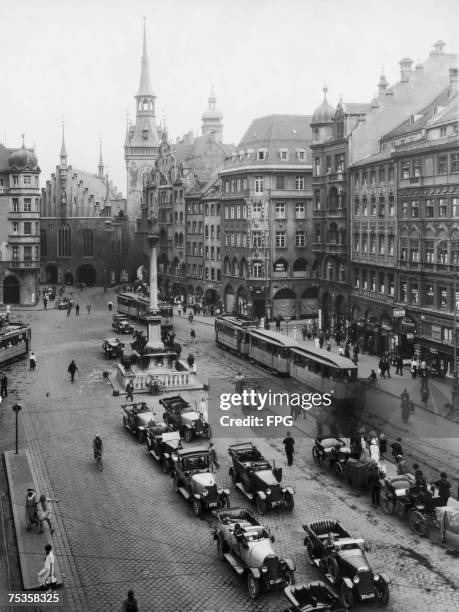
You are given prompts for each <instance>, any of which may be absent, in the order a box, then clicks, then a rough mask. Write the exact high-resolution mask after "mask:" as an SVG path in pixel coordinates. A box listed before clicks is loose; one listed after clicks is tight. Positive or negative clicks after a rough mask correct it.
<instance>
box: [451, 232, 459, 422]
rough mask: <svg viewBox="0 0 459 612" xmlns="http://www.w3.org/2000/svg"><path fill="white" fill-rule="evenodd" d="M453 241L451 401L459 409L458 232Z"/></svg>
mask: <svg viewBox="0 0 459 612" xmlns="http://www.w3.org/2000/svg"><path fill="white" fill-rule="evenodd" d="M453 235H454V242H453V249H454V252H453V360H454V362H453V368H454V369H453V388H452V392H451V403H452V407H453V410H458V409H459V380H458V372H457V259H458V256H459V250H458V241H459V239H458V234H457V230H456V231H455V232H454V234H453Z"/></svg>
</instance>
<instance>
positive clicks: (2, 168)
mask: <svg viewBox="0 0 459 612" xmlns="http://www.w3.org/2000/svg"><path fill="white" fill-rule="evenodd" d="M14 150H15V149H7V148H6V147H5V145H2V144H1V143H0V172H6V171H7V170H8V158H9V156H10V154H11V153H12V152H13V151H14Z"/></svg>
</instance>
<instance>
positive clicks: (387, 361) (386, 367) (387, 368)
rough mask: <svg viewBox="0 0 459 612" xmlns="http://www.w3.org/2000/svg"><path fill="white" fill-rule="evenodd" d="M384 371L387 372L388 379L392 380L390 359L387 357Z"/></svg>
mask: <svg viewBox="0 0 459 612" xmlns="http://www.w3.org/2000/svg"><path fill="white" fill-rule="evenodd" d="M384 370H385V372H387V378H390V377H391V376H390V359H389V357H388V356H387V355H386V356H385V357H384Z"/></svg>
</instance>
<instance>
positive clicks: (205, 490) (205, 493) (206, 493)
mask: <svg viewBox="0 0 459 612" xmlns="http://www.w3.org/2000/svg"><path fill="white" fill-rule="evenodd" d="M201 494H202V496H203V497H207V495H209V491H208V490H207V489H203V490H202V491H201Z"/></svg>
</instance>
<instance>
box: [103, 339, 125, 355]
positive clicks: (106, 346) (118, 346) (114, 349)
mask: <svg viewBox="0 0 459 612" xmlns="http://www.w3.org/2000/svg"><path fill="white" fill-rule="evenodd" d="M102 349H103V351H104V353H105V358H106V359H113V358H114V359H118V358H119V357H121V356H122V355H123V349H124V344H123V343H122V342H120V341H119V340H118V338H104V339H103V341H102Z"/></svg>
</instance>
